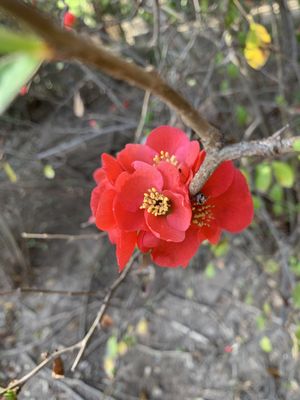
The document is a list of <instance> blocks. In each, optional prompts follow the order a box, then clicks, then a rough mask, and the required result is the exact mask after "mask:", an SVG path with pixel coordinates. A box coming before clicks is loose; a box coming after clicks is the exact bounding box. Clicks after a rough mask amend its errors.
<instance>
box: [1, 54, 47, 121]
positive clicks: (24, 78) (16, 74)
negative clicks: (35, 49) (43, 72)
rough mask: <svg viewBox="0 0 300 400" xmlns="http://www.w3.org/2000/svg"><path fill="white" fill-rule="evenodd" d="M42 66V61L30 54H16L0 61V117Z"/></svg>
mask: <svg viewBox="0 0 300 400" xmlns="http://www.w3.org/2000/svg"><path fill="white" fill-rule="evenodd" d="M40 65H41V60H40V59H39V58H36V57H33V56H31V55H29V54H14V55H11V56H6V57H2V58H1V59H0V115H1V114H2V113H3V112H4V111H5V110H6V109H7V107H8V106H9V105H10V103H11V102H12V101H13V99H14V98H15V97H16V96H17V94H18V93H19V91H20V89H21V87H22V86H24V85H25V84H26V83H27V82H28V81H29V80H30V79H31V78H32V76H33V75H34V74H35V72H36V71H37V70H38V68H39V67H40Z"/></svg>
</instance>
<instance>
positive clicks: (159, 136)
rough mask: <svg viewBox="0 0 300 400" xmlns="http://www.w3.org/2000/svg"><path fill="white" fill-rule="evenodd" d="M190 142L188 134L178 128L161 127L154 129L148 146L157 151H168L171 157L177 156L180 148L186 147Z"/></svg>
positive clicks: (148, 139) (147, 141)
mask: <svg viewBox="0 0 300 400" xmlns="http://www.w3.org/2000/svg"><path fill="white" fill-rule="evenodd" d="M189 142H190V141H189V139H188V137H187V136H186V134H185V133H184V132H182V131H181V130H180V129H178V128H173V127H171V126H160V127H159V128H156V129H154V130H153V131H152V132H151V133H150V135H149V136H148V138H147V140H146V145H147V146H150V147H151V148H152V149H154V150H156V151H157V152H158V153H160V152H161V151H164V152H166V151H168V152H169V154H170V156H172V155H175V153H176V151H177V150H178V148H179V147H181V146H185V145H186V144H188V143H189Z"/></svg>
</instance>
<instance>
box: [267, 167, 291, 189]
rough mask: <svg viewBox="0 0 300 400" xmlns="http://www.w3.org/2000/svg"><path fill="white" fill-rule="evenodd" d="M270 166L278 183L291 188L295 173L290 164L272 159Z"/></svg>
mask: <svg viewBox="0 0 300 400" xmlns="http://www.w3.org/2000/svg"><path fill="white" fill-rule="evenodd" d="M272 167H273V172H274V175H275V178H276V180H277V182H278V183H279V185H281V186H282V187H284V188H291V187H292V186H293V184H294V180H295V174H294V171H293V169H292V168H291V166H290V165H289V164H287V163H285V162H283V161H273V162H272Z"/></svg>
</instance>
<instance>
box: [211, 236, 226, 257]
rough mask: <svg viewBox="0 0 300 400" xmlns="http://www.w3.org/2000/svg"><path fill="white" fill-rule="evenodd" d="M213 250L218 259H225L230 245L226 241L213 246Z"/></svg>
mask: <svg viewBox="0 0 300 400" xmlns="http://www.w3.org/2000/svg"><path fill="white" fill-rule="evenodd" d="M211 249H212V251H213V253H214V255H215V256H216V257H223V256H225V255H226V254H227V252H228V250H229V244H228V242H227V241H226V240H223V241H222V242H220V243H218V244H217V245H215V246H211Z"/></svg>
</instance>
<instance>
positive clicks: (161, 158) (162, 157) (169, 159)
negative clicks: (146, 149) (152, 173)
mask: <svg viewBox="0 0 300 400" xmlns="http://www.w3.org/2000/svg"><path fill="white" fill-rule="evenodd" d="M153 161H154V164H159V162H160V161H166V162H169V163H170V164H172V165H174V166H175V167H176V166H177V164H178V161H177V160H176V157H175V156H174V154H173V155H171V156H170V154H169V152H168V151H166V152H164V151H163V150H161V152H160V154H159V155H158V154H156V156H155V157H154V158H153Z"/></svg>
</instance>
